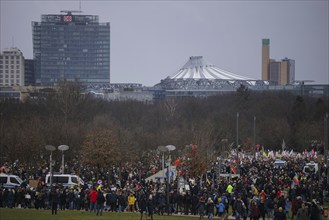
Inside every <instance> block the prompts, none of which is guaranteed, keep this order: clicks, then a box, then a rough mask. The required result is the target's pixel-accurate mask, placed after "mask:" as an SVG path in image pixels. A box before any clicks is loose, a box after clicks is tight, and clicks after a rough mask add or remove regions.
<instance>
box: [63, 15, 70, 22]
mask: <svg viewBox="0 0 329 220" xmlns="http://www.w3.org/2000/svg"><path fill="white" fill-rule="evenodd" d="M63 21H64V22H72V16H71V15H64V17H63Z"/></svg>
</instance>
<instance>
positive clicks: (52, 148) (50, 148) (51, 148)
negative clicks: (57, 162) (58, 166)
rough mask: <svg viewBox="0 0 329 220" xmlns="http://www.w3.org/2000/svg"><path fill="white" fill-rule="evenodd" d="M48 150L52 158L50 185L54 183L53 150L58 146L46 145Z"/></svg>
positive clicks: (50, 162) (50, 163)
mask: <svg viewBox="0 0 329 220" xmlns="http://www.w3.org/2000/svg"><path fill="white" fill-rule="evenodd" d="M45 148H46V150H49V151H50V158H49V174H50V181H49V182H50V186H52V185H53V151H54V150H56V147H54V146H53V145H46V146H45Z"/></svg>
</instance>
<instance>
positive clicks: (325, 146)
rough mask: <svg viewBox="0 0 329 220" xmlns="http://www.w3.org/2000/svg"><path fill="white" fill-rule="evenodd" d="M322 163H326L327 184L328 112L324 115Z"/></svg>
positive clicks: (328, 178)
mask: <svg viewBox="0 0 329 220" xmlns="http://www.w3.org/2000/svg"><path fill="white" fill-rule="evenodd" d="M324 164H327V184H329V159H328V113H326V116H325V117H324Z"/></svg>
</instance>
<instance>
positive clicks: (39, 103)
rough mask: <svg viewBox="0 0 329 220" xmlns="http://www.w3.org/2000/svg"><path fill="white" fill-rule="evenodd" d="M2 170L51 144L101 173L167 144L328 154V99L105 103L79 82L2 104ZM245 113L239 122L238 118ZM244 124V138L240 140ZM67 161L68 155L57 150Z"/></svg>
mask: <svg viewBox="0 0 329 220" xmlns="http://www.w3.org/2000/svg"><path fill="white" fill-rule="evenodd" d="M0 112H1V121H0V126H1V133H0V137H1V141H0V147H1V149H0V151H1V157H0V164H2V163H4V162H5V161H7V162H10V161H15V160H17V159H18V160H19V161H20V162H21V163H24V164H27V165H29V166H36V164H37V163H39V162H40V161H42V160H45V159H44V158H45V157H46V156H45V155H49V152H47V151H46V150H45V146H46V145H49V144H50V145H53V146H59V145H62V144H65V145H68V146H69V147H70V149H69V150H68V151H67V152H65V158H67V159H68V160H70V159H78V160H80V161H81V162H82V163H83V164H86V165H91V166H96V167H99V168H102V167H106V166H109V165H111V164H118V165H120V164H122V163H123V161H132V162H133V161H140V160H141V158H142V157H143V154H144V153H145V152H146V151H148V150H150V149H152V150H155V149H156V148H157V146H160V145H168V144H172V145H175V146H176V148H177V150H176V151H174V152H173V154H177V155H178V154H180V153H183V152H184V150H186V147H188V146H190V144H194V145H197V146H198V149H200V152H201V155H204V156H205V157H206V158H207V157H209V155H210V156H211V155H216V154H213V152H216V153H221V152H223V151H227V150H228V148H229V146H231V147H233V148H235V147H236V140H237V139H238V144H239V145H240V149H242V150H244V151H252V150H253V143H254V140H253V138H254V130H253V126H254V117H256V121H255V128H256V129H255V131H256V132H255V137H256V140H255V143H256V144H260V145H261V146H264V147H265V148H267V149H275V150H278V149H281V144H282V141H283V140H284V141H285V143H286V146H287V147H288V148H289V149H293V150H297V151H302V150H304V149H308V150H310V149H311V148H312V147H316V148H317V149H319V151H322V152H323V148H324V143H323V140H324V133H325V131H324V117H325V114H326V113H327V112H329V103H328V99H326V98H323V97H316V98H314V97H307V96H296V95H294V94H292V93H289V92H285V91H280V92H271V91H251V90H248V89H247V88H245V87H243V86H242V87H240V88H239V89H238V90H237V91H236V92H229V93H227V92H226V93H222V94H219V95H216V96H209V97H203V98H196V97H173V98H167V99H165V100H162V101H158V102H155V103H144V102H139V101H132V100H130V101H105V100H102V99H98V98H94V97H92V96H89V95H87V94H83V93H82V87H81V85H79V84H78V83H69V82H65V83H63V84H61V85H60V86H59V87H58V88H57V89H56V90H55V89H54V90H52V89H48V90H47V91H43V92H36V93H35V94H34V96H33V98H30V99H27V100H25V101H24V102H22V103H0ZM237 113H239V117H238V119H237ZM237 120H238V138H237ZM54 154H55V157H56V155H57V157H60V152H57V151H56V152H54Z"/></svg>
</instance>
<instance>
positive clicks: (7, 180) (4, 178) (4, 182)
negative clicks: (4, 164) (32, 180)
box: [0, 173, 23, 188]
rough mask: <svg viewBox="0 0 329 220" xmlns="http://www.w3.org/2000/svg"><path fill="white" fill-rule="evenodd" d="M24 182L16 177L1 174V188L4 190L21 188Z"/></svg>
mask: <svg viewBox="0 0 329 220" xmlns="http://www.w3.org/2000/svg"><path fill="white" fill-rule="evenodd" d="M22 183H23V180H22V179H21V178H20V177H19V176H16V175H11V174H6V173H0V186H2V187H4V188H16V187H20V186H21V185H22Z"/></svg>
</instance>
